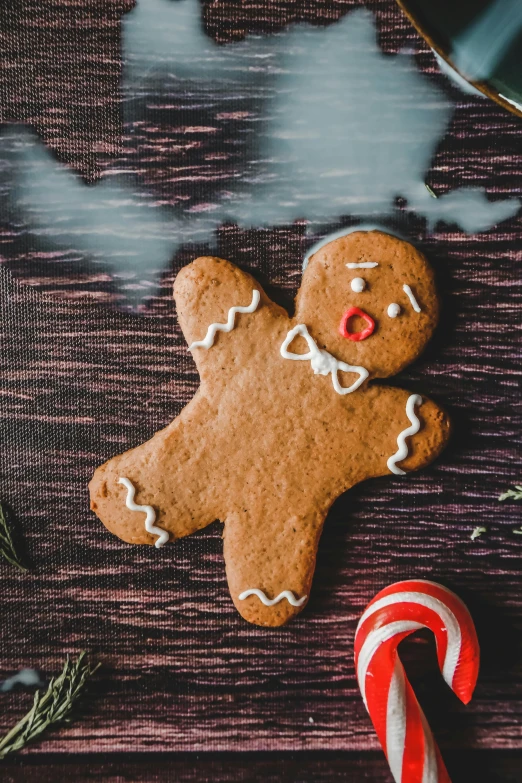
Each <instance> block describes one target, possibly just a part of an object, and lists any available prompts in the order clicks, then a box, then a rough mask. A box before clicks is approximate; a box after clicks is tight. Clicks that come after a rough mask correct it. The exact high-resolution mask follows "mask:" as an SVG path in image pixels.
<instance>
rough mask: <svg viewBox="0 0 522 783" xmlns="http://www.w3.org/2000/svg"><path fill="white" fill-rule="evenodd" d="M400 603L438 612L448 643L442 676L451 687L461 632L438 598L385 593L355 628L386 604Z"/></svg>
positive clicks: (448, 609)
mask: <svg viewBox="0 0 522 783" xmlns="http://www.w3.org/2000/svg"><path fill="white" fill-rule="evenodd" d="M448 592H449V591H448ZM402 603H406V604H408V603H409V604H419V605H420V606H425V607H426V609H431V611H433V612H435V613H436V614H438V616H439V617H440V619H441V620H442V622H443V624H444V627H445V629H446V631H447V633H448V645H447V647H446V655H445V657H444V665H443V667H442V676H443V677H444V679H445V680H446V682H447V683H448V685H449V686H450V688H452V687H453V677H454V676H455V670H456V668H457V664H458V662H459V657H460V649H461V645H462V633H461V630H460V625H459V622H458V620H457V618H456V617H455V615H454V614H453V612H452V611H451V609H450V608H449V607H448V606H447V605H446V604H445V603H443V602H442V601H440V600H439V599H438V598H435V597H434V596H431V595H427V594H426V593H418V592H404V593H391V594H390V595H386V596H384V598H380V599H379V600H378V601H375V603H373V604H371V605H370V606H369V607H368V608H367V609H366V611H365V612H364V614H363V615H362V617H361V619H360V620H359V625H358V626H357V630H359V628H360V627H361V624H362V623H363V622H364V621H365V620H366V619H367V618H368V617H371V615H372V614H375V612H378V611H379V610H380V609H384V608H385V607H387V606H393V605H394V604H402Z"/></svg>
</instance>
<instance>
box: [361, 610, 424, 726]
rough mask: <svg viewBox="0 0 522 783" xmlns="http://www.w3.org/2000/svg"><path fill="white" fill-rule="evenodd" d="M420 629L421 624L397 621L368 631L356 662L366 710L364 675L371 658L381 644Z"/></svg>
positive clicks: (410, 621)
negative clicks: (401, 634) (398, 635)
mask: <svg viewBox="0 0 522 783" xmlns="http://www.w3.org/2000/svg"><path fill="white" fill-rule="evenodd" d="M420 628H424V626H423V625H422V624H421V623H415V622H413V621H412V620H398V621H397V622H395V623H389V624H388V625H383V626H382V627H381V628H376V629H375V630H374V631H370V633H369V634H368V636H367V637H366V639H365V640H364V644H363V646H362V647H361V652H360V653H359V659H358V661H357V681H358V683H359V688H360V690H361V695H362V697H363V701H364V705H365V707H366V709H368V702H367V701H366V675H367V673H368V667H369V666H370V664H371V662H372V658H373V656H374V655H375V653H376V652H377V650H378V649H379V647H380V646H381V644H384V642H388V641H389V640H390V639H393V637H394V636H397V634H400V633H407V632H408V631H418V630H419V629H420ZM368 711H369V710H368Z"/></svg>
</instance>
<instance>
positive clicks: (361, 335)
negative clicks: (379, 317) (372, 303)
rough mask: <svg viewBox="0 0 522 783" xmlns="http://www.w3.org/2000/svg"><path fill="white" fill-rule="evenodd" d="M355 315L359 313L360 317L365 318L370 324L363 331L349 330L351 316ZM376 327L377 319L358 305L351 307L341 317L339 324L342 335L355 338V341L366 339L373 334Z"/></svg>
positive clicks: (351, 338)
mask: <svg viewBox="0 0 522 783" xmlns="http://www.w3.org/2000/svg"><path fill="white" fill-rule="evenodd" d="M355 315H358V316H359V318H363V319H364V320H365V321H366V323H367V324H368V326H366V327H365V328H364V329H363V330H362V331H361V332H349V331H348V324H349V322H350V318H353V317H354V316H355ZM374 329H375V321H374V320H373V318H371V317H370V316H369V315H368V313H365V312H364V310H360V309H359V308H358V307H349V308H348V310H347V311H346V312H345V313H344V315H343V317H342V318H341V323H340V324H339V334H340V335H341V337H346V338H348V340H353V341H354V342H359V341H360V340H366V338H367V337H369V336H370V335H371V334H373V330H374Z"/></svg>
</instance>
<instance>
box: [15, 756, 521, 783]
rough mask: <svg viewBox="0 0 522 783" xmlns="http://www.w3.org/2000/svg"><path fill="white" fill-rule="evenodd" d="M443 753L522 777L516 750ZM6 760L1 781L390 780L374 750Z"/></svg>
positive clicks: (457, 774)
mask: <svg viewBox="0 0 522 783" xmlns="http://www.w3.org/2000/svg"><path fill="white" fill-rule="evenodd" d="M446 757H447V765H448V770H449V771H450V774H451V775H452V779H453V780H463V781H464V780H469V779H472V780H473V781H474V783H520V779H521V776H520V769H521V767H522V755H521V754H520V753H515V752H508V753H499V752H498V751H478V752H473V753H470V752H468V753H463V752H461V753H454V752H453V753H452V752H449V753H447V754H446ZM6 766H7V769H5V770H4V777H3V778H2V779H3V780H5V783H26V781H28V780H35V781H36V780H37V781H38V783H56V781H62V780H63V781H67V783H79V781H81V782H82V783H90V781H96V782H97V783H174V782H175V783H201V781H207V780H208V781H212V782H213V783H231V782H232V781H238V780H240V781H241V782H242V783H259V781H261V780H262V781H263V783H334V781H347V780H348V781H357V782H358V783H390V776H389V771H388V765H387V764H386V761H385V760H384V759H383V758H381V756H380V755H377V754H376V753H368V754H365V755H364V756H361V755H360V754H353V753H317V752H315V753H314V752H312V753H310V752H302V753H237V754H232V753H219V754H213V753H203V754H194V753H181V754H175V755H174V754H161V755H160V754H155V755H153V754H150V753H145V754H130V755H129V754H126V755H125V756H124V757H121V756H110V757H108V758H107V757H103V758H100V757H97V756H89V755H86V756H75V757H72V758H70V759H67V758H64V757H59V758H56V757H52V756H51V757H46V756H38V755H34V756H30V757H28V758H27V761H26V763H24V764H23V765H20V764H19V763H18V764H17V763H15V762H9V763H8V765H6ZM31 776H32V777H31Z"/></svg>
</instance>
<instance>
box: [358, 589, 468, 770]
mask: <svg viewBox="0 0 522 783" xmlns="http://www.w3.org/2000/svg"><path fill="white" fill-rule="evenodd" d="M419 628H429V629H430V630H432V631H433V633H434V634H435V639H436V642H437V658H438V662H439V667H440V670H441V672H442V675H443V677H444V679H445V680H446V682H447V683H448V685H449V686H450V688H451V689H452V690H453V691H454V692H455V693H456V695H457V696H458V697H459V699H460V700H461V701H462V702H464V704H467V703H468V702H469V701H470V699H471V696H472V694H473V690H474V688H475V683H476V681H477V677H478V670H479V657H480V654H479V645H478V640H477V634H476V632H475V626H474V625H473V620H472V619H471V615H470V613H469V611H468V609H467V608H466V606H465V605H464V604H463V603H462V601H461V600H460V598H458V597H457V596H456V595H455V594H454V593H452V592H451V591H450V590H447V589H446V588H445V587H442V585H438V584H436V583H435V582H428V581H425V580H423V579H415V580H408V581H405V582H396V584H393V585H390V586H389V587H386V588H385V589H384V590H381V592H380V593H378V594H377V595H376V596H375V598H374V599H373V601H371V602H370V603H369V604H368V606H367V607H366V610H365V612H364V614H363V616H362V617H361V619H360V621H359V625H358V626H357V631H356V634H355V667H356V670H357V680H358V683H359V688H360V689H361V694H362V697H363V700H364V704H365V706H366V709H367V710H368V712H369V714H370V718H371V719H372V723H373V725H374V728H375V731H376V732H377V736H378V737H379V740H380V743H381V745H382V748H383V750H384V752H385V754H386V758H387V759H388V763H389V765H390V769H391V772H392V775H393V778H394V780H395V783H451V781H450V778H449V775H448V772H447V770H446V767H445V766H444V762H443V761H442V758H441V755H440V752H439V749H438V747H437V746H436V744H435V741H434V739H433V735H432V733H431V730H430V728H429V726H428V723H427V721H426V718H425V717H424V713H423V712H422V710H421V708H420V706H419V703H418V701H417V699H416V698H415V694H414V693H413V689H412V687H411V685H410V683H409V682H408V680H407V679H406V675H405V672H404V669H403V667H402V664H401V662H400V660H399V657H398V655H397V647H398V645H399V643H400V642H401V641H402V640H403V639H405V638H406V636H409V634H411V633H413V632H414V631H417V630H418V629H419Z"/></svg>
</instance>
